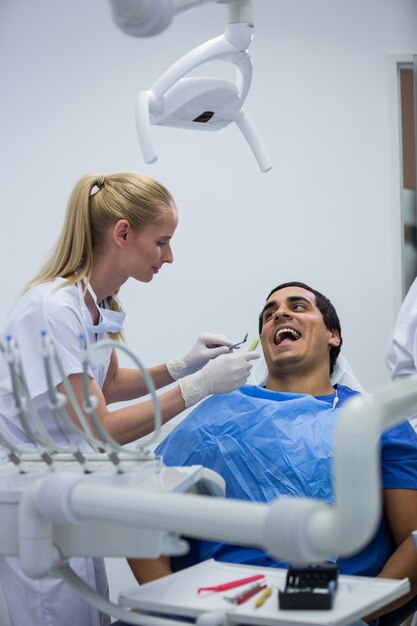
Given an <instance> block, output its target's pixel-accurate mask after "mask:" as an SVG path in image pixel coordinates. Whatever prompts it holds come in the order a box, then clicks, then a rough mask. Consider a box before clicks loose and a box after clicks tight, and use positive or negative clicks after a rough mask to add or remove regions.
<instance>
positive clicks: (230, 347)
mask: <svg viewBox="0 0 417 626" xmlns="http://www.w3.org/2000/svg"><path fill="white" fill-rule="evenodd" d="M248 335H249V333H246V335H245V336H244V337H243V339H242V341H239V342H238V343H234V344H233V345H231V346H229V351H230V352H232V351H233V350H234V349H235V348H237V349H239V348H240V346H241V345H242V344H243V343H246V342H247V340H248Z"/></svg>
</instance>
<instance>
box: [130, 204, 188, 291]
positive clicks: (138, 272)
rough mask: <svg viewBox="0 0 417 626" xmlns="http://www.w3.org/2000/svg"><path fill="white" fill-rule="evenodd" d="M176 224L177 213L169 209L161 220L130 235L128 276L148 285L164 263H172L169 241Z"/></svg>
mask: <svg viewBox="0 0 417 626" xmlns="http://www.w3.org/2000/svg"><path fill="white" fill-rule="evenodd" d="M177 223H178V212H177V209H176V207H175V206H173V207H171V208H170V210H169V212H168V213H167V215H166V216H165V218H164V219H163V220H161V221H160V222H157V223H156V224H149V225H147V226H144V227H143V228H141V229H140V230H138V231H136V232H133V233H131V236H130V239H129V250H128V252H129V275H130V276H131V277H132V278H134V279H136V280H139V281H141V282H144V283H148V282H150V281H151V280H152V278H153V277H154V275H155V274H157V273H158V272H159V270H160V269H161V267H162V266H163V265H164V263H172V262H173V260H174V255H173V253H172V248H171V239H172V237H173V235H174V233H175V230H176V228H177Z"/></svg>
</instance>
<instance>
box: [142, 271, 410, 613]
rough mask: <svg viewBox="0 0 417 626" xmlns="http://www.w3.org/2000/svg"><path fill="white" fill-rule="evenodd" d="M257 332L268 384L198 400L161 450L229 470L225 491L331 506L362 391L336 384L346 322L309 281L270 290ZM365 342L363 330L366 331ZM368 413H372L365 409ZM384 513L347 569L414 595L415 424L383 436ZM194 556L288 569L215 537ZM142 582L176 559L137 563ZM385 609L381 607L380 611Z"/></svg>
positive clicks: (171, 460)
mask: <svg viewBox="0 0 417 626" xmlns="http://www.w3.org/2000/svg"><path fill="white" fill-rule="evenodd" d="M259 329H260V336H261V341H262V348H263V352H264V355H265V360H266V364H267V368H268V376H267V380H266V385H265V387H260V386H251V385H245V386H244V387H242V388H241V389H239V390H237V391H234V392H232V393H228V394H224V395H216V396H212V397H211V398H209V399H208V400H206V401H205V402H203V403H202V404H200V405H199V406H198V407H197V408H196V409H195V410H194V411H193V412H192V413H191V414H190V415H189V416H188V417H187V418H186V419H185V420H184V421H183V422H181V423H180V424H179V425H178V426H177V428H176V429H175V430H174V431H173V432H172V433H171V434H170V435H169V436H168V437H167V438H166V439H165V440H164V441H163V442H162V444H161V445H160V446H159V447H158V449H157V453H158V454H162V456H163V458H164V462H165V463H166V465H179V466H180V465H193V464H201V465H204V466H205V467H209V468H211V469H213V470H215V471H216V472H218V473H219V474H221V476H223V478H224V479H225V481H226V497H228V498H239V499H244V500H252V501H256V502H271V501H272V500H274V499H276V498H278V497H280V496H282V495H291V496H300V497H309V498H321V499H323V500H325V501H327V502H331V501H332V498H333V488H332V461H333V439H334V431H335V425H336V422H337V416H338V411H339V409H340V407H341V406H342V405H343V403H344V402H345V401H346V400H347V399H349V398H350V397H351V396H353V395H354V394H355V393H356V392H354V391H352V390H351V389H349V388H348V387H343V386H341V385H336V386H335V387H333V386H332V384H331V382H330V376H331V373H332V370H333V367H334V364H335V361H336V359H337V356H338V354H339V351H340V347H341V344H342V335H341V328H340V322H339V319H338V316H337V313H336V311H335V309H334V307H333V305H332V303H331V302H330V301H329V300H328V299H327V298H326V297H325V296H323V295H322V294H320V293H319V292H318V291H316V290H314V289H311V288H310V287H308V286H307V285H304V284H303V283H297V282H293V283H284V284H282V285H280V286H278V287H276V288H275V289H274V290H273V291H272V292H271V293H270V294H269V296H268V298H267V300H266V304H265V306H264V308H263V310H262V312H261V314H260V318H259ZM363 339H364V341H366V335H365V333H364V338H363ZM364 419H366V415H364ZM380 447H381V460H382V476H381V481H382V497H383V508H384V515H383V518H382V520H381V523H380V526H379V529H378V531H377V533H376V534H375V537H374V538H373V540H372V541H371V542H370V543H369V544H368V545H367V546H366V547H365V548H364V549H363V550H362V551H361V552H359V553H358V554H356V555H353V556H350V557H347V558H345V557H343V558H340V559H338V563H339V568H340V571H341V573H343V574H358V575H364V576H377V575H378V576H382V577H386V578H403V577H405V576H408V577H409V578H410V582H411V589H412V592H411V593H410V594H409V595H408V596H405V597H404V598H402V599H401V600H399V601H397V602H396V603H395V604H393V605H390V607H389V608H390V609H392V608H394V607H395V606H399V605H400V604H403V603H405V602H406V601H407V600H409V599H410V598H411V597H412V596H414V595H415V594H416V592H417V550H416V549H415V547H414V545H413V542H412V539H411V536H410V533H411V531H412V530H416V529H417V435H416V433H415V432H414V430H413V429H412V427H411V426H410V424H409V423H408V422H403V423H401V424H400V425H398V426H396V427H395V428H393V429H391V430H390V431H388V432H386V433H384V434H383V435H382V436H381V439H380ZM192 554H193V557H192V558H193V560H192V561H191V562H190V564H192V563H193V562H194V563H195V562H198V561H201V560H205V559H209V558H214V559H216V560H223V561H229V562H239V563H246V564H252V565H261V566H265V565H266V566H272V567H274V566H275V567H280V566H281V567H282V566H285V565H286V564H284V563H280V562H277V561H273V560H272V559H271V558H270V557H269V556H268V555H267V554H265V553H264V552H263V551H262V550H259V549H255V548H253V549H251V548H247V547H242V546H234V545H226V544H221V543H213V542H209V541H196V542H193V544H192ZM130 564H131V567H132V570H133V573H134V574H135V576H136V578H137V579H138V581H139V582H147V581H149V580H153V579H155V578H159V577H161V576H164V575H166V574H168V573H170V571H171V570H170V560H169V558H165V557H161V558H159V559H155V560H132V561H131V563H130ZM381 612H382V611H381Z"/></svg>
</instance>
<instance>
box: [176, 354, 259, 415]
mask: <svg viewBox="0 0 417 626" xmlns="http://www.w3.org/2000/svg"><path fill="white" fill-rule="evenodd" d="M260 356H261V355H260V354H257V353H256V352H239V353H235V354H233V353H231V354H223V355H221V356H219V357H218V358H217V359H214V360H213V361H210V362H209V363H207V365H205V366H204V367H203V368H202V369H201V370H200V371H199V372H196V373H195V374H191V376H186V378H183V379H182V380H181V381H180V382H179V386H180V389H181V393H182V397H183V398H184V402H185V406H186V408H187V409H188V408H189V407H190V406H193V404H196V403H197V402H200V400H202V399H203V398H205V397H206V396H209V395H211V394H212V393H228V392H229V391H234V390H235V389H238V388H239V387H242V385H244V384H245V383H246V381H247V379H248V377H249V374H250V371H251V369H252V363H251V361H253V360H254V359H259V357H260Z"/></svg>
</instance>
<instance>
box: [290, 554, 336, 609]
mask: <svg viewBox="0 0 417 626" xmlns="http://www.w3.org/2000/svg"><path fill="white" fill-rule="evenodd" d="M338 576H339V568H338V566H337V565H335V564H333V563H325V564H323V565H310V566H307V567H290V568H289V570H288V572H287V579H286V583H285V589H284V591H279V592H278V598H279V608H280V609H287V610H288V609H292V610H299V609H304V610H305V609H310V610H321V609H325V610H328V609H331V608H332V606H333V600H334V596H335V593H336V590H337V579H338Z"/></svg>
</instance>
